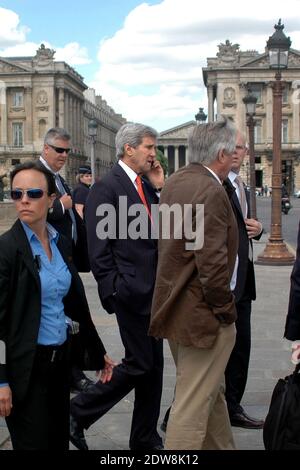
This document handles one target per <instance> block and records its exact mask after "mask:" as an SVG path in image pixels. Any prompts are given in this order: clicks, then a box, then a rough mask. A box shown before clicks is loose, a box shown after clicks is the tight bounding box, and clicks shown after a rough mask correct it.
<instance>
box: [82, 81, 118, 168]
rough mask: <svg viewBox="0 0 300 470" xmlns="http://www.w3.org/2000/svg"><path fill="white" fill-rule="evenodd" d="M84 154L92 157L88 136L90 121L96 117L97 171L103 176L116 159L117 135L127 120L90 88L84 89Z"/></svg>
mask: <svg viewBox="0 0 300 470" xmlns="http://www.w3.org/2000/svg"><path fill="white" fill-rule="evenodd" d="M83 94H84V98H85V100H84V106H83V119H84V154H85V155H87V156H88V158H89V159H90V155H91V140H90V137H89V136H88V123H89V121H90V120H91V119H94V120H95V121H96V122H97V123H98V129H97V137H96V142H95V173H96V175H98V176H100V177H101V176H103V175H104V174H105V173H107V172H108V171H109V169H110V168H111V166H112V165H113V163H114V162H115V160H116V147H115V136H116V133H117V132H118V130H119V129H120V127H121V126H122V125H123V124H124V123H125V122H126V119H124V118H123V117H122V116H121V115H120V114H116V113H115V112H114V110H113V109H112V108H111V107H110V106H108V104H107V102H106V101H105V100H103V99H102V97H101V96H97V95H96V94H95V90H93V89H92V88H89V89H88V90H86V91H84V93H83Z"/></svg>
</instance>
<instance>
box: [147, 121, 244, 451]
mask: <svg viewBox="0 0 300 470" xmlns="http://www.w3.org/2000/svg"><path fill="white" fill-rule="evenodd" d="M235 141H236V128H235V126H234V124H233V122H232V121H231V120H228V119H227V118H222V119H221V120H220V121H217V122H213V123H209V124H203V125H198V126H196V127H195V128H194V130H193V132H192V134H191V135H190V137H189V161H190V163H189V165H188V166H186V167H184V168H181V169H180V170H179V171H177V172H176V173H175V174H174V175H172V176H171V177H170V178H169V179H168V180H167V182H166V184H165V186H164V189H163V191H162V193H161V199H160V208H161V211H162V213H163V209H164V208H166V207H169V208H173V209H174V214H175V210H176V214H175V215H174V217H173V218H171V217H170V219H172V221H171V223H170V225H171V230H170V237H167V236H165V235H166V230H165V225H166V221H165V220H164V223H163V224H162V229H163V230H162V231H163V233H161V234H160V240H159V258H158V270H157V278H156V284H155V290H154V297H153V303H152V314H151V315H152V318H151V324H150V330H149V333H150V335H152V336H155V337H159V338H167V339H168V341H169V344H170V348H171V351H172V354H173V357H174V361H175V364H176V369H177V377H176V391H175V399H174V402H173V404H172V409H171V413H170V418H169V423H168V427H167V434H166V443H165V448H166V449H172V450H177V449H198V450H200V449H234V442H233V436H232V431H231V426H230V421H229V417H228V411H227V406H226V401H225V398H224V370H225V367H226V364H227V361H228V358H229V356H230V353H231V351H232V348H233V346H234V342H235V326H234V322H235V320H236V310H235V302H234V296H233V294H232V290H233V289H234V283H235V277H236V270H237V263H238V259H237V248H238V231H237V225H236V220H235V216H234V214H233V211H232V208H231V205H230V202H229V199H228V196H227V194H226V192H225V190H224V188H223V187H222V181H223V180H224V179H225V178H226V177H227V175H228V173H229V170H230V168H231V166H232V158H233V157H232V156H233V153H234V151H235ZM178 206H179V208H181V213H183V214H185V216H184V217H182V224H181V226H180V222H179V217H178V214H180V210H178ZM190 207H191V215H192V217H189V216H188V214H189V208H190ZM203 209H204V211H203ZM189 221H190V222H192V224H191V227H187V223H188V222H189ZM180 234H182V236H181V238H180V236H179V235H180Z"/></svg>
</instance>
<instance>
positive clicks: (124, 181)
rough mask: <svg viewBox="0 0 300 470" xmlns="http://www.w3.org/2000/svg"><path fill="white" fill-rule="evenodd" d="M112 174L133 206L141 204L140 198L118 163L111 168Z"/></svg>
mask: <svg viewBox="0 0 300 470" xmlns="http://www.w3.org/2000/svg"><path fill="white" fill-rule="evenodd" d="M112 172H113V174H114V176H115V177H116V178H117V179H118V181H119V182H120V184H121V186H122V187H123V188H124V189H125V192H126V194H127V196H128V197H129V198H130V199H131V201H132V203H133V204H141V199H140V196H139V194H138V192H137V190H136V189H135V187H134V185H133V183H132V181H131V179H130V178H129V176H128V175H127V174H126V172H125V171H124V170H123V168H122V167H121V165H119V164H118V163H116V164H115V166H114V167H113V168H112Z"/></svg>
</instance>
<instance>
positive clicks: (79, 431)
mask: <svg viewBox="0 0 300 470" xmlns="http://www.w3.org/2000/svg"><path fill="white" fill-rule="evenodd" d="M69 437H70V441H71V442H72V444H73V445H74V446H75V447H76V448H77V449H79V450H89V448H88V445H87V443H86V440H85V437H84V433H83V428H82V427H81V426H80V425H79V423H78V422H77V421H76V419H75V418H74V417H73V416H72V415H70V436H69Z"/></svg>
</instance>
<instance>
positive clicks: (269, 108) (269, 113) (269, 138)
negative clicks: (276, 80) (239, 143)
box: [266, 83, 273, 144]
mask: <svg viewBox="0 0 300 470" xmlns="http://www.w3.org/2000/svg"><path fill="white" fill-rule="evenodd" d="M266 124H267V126H266V127H267V135H266V142H267V143H269V144H272V143H273V89H272V84H271V83H268V84H267V102H266Z"/></svg>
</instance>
